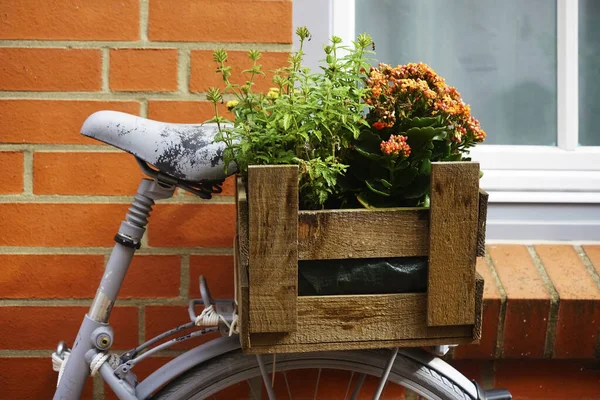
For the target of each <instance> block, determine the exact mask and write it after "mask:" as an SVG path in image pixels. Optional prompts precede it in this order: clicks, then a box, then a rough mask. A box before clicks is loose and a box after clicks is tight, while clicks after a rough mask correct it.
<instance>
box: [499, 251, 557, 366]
mask: <svg viewBox="0 0 600 400" xmlns="http://www.w3.org/2000/svg"><path fill="white" fill-rule="evenodd" d="M488 251H489V253H490V255H491V257H492V260H493V263H494V266H495V268H496V272H497V273H498V276H499V277H500V281H501V282H502V286H503V287H504V291H505V292H506V316H505V320H504V348H503V357H504V358H534V359H535V358H542V356H543V354H544V345H545V340H546V331H547V329H548V317H549V313H550V294H549V293H548V290H547V289H546V287H545V286H544V282H543V281H542V278H541V276H540V274H539V272H538V271H537V268H536V267H535V265H534V264H533V260H532V259H531V257H530V255H529V252H528V250H527V248H526V247H525V246H520V245H496V246H490V247H489V249H488Z"/></svg>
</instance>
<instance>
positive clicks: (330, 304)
mask: <svg viewBox="0 0 600 400" xmlns="http://www.w3.org/2000/svg"><path fill="white" fill-rule="evenodd" d="M472 333H473V326H472V325H465V326H450V327H428V326H427V296H426V294H425V293H404V294H386V295H356V296H307V297H300V298H298V330H297V331H296V332H293V333H289V334H277V333H272V334H257V335H254V334H253V335H251V338H250V339H251V342H252V347H254V346H262V345H275V344H278V345H279V344H300V343H305V344H307V343H313V344H316V343H333V342H356V341H372V340H379V341H381V340H404V339H427V338H430V339H431V338H436V337H471V336H472Z"/></svg>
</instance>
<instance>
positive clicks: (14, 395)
mask: <svg viewBox="0 0 600 400" xmlns="http://www.w3.org/2000/svg"><path fill="white" fill-rule="evenodd" d="M0 329H1V328H0ZM57 377H58V372H55V371H53V370H52V367H51V364H50V358H49V357H44V358H0V387H1V388H2V395H1V397H2V398H3V399H10V400H31V399H50V398H51V397H52V395H53V394H54V391H55V390H56V379H57ZM92 390H93V386H92V379H91V378H88V380H87V383H86V385H85V387H84V389H83V395H82V396H81V399H85V400H91V399H92V398H93V393H92Z"/></svg>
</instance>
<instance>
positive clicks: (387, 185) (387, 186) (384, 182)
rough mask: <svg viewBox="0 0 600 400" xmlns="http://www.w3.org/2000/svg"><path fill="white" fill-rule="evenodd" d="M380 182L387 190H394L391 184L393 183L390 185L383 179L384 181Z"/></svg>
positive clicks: (380, 180)
mask: <svg viewBox="0 0 600 400" xmlns="http://www.w3.org/2000/svg"><path fill="white" fill-rule="evenodd" d="M378 181H379V182H381V184H382V185H383V186H384V187H386V188H388V189H391V188H392V184H391V183H389V182H388V181H386V180H385V179H383V178H382V179H378Z"/></svg>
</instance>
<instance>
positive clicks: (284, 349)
mask: <svg viewBox="0 0 600 400" xmlns="http://www.w3.org/2000/svg"><path fill="white" fill-rule="evenodd" d="M256 335H261V334H255V335H252V337H254V336H256ZM262 335H265V334H262ZM476 342H477V341H476V340H473V339H472V338H470V337H458V338H457V337H452V338H435V339H402V340H368V341H361V342H333V343H309V344H303V343H295V344H268V345H261V346H258V345H254V346H252V347H251V348H247V349H243V352H244V354H271V353H307V352H313V351H335V350H360V349H384V348H392V347H422V346H438V345H444V344H473V343H476Z"/></svg>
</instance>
